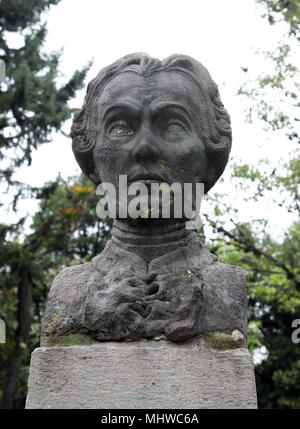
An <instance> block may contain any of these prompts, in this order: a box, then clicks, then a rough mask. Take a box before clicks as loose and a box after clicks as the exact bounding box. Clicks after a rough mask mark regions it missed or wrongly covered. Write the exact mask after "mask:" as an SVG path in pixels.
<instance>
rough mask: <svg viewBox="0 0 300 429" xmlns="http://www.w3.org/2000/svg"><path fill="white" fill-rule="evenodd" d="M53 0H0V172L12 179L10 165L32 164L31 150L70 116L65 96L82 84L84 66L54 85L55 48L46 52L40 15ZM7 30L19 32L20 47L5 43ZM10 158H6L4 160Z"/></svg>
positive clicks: (58, 55)
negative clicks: (0, 76) (0, 74)
mask: <svg viewBox="0 0 300 429" xmlns="http://www.w3.org/2000/svg"><path fill="white" fill-rule="evenodd" d="M57 3H58V0H30V1H26V2H24V1H19V0H4V1H2V2H1V3H0V16H1V19H0V59H2V60H4V62H5V65H6V80H5V84H2V85H0V149H1V152H0V154H1V155H0V161H1V160H2V161H3V162H2V170H1V173H2V177H3V179H4V180H5V181H6V182H7V181H8V182H11V181H12V175H13V173H14V171H15V168H16V167H18V166H20V165H22V164H24V163H27V164H30V163H31V154H32V151H33V150H35V149H37V147H38V146H39V145H40V144H44V143H48V142H49V141H50V140H51V132H52V131H60V129H61V126H62V124H63V123H64V122H65V121H66V119H68V118H70V116H71V114H72V109H70V107H68V101H69V100H70V99H72V98H73V97H74V96H75V93H76V91H77V90H78V89H80V88H82V86H83V82H84V78H85V76H86V73H87V71H88V68H89V65H88V66H87V67H84V68H83V69H82V70H80V71H75V72H74V73H73V76H72V77H71V78H70V79H69V80H68V81H67V82H66V83H65V84H64V85H62V86H61V87H59V88H58V87H57V83H56V80H57V76H58V75H59V72H58V66H59V60H60V54H59V53H56V52H54V53H51V54H46V53H44V52H43V49H42V48H43V44H44V41H45V37H46V34H47V31H46V27H45V25H44V24H41V23H40V22H39V20H40V14H41V12H42V11H44V10H45V9H47V8H48V7H49V6H50V5H52V4H57ZM9 32H18V34H19V35H20V36H22V39H23V43H24V44H23V46H22V47H20V48H18V49H14V48H11V47H10V46H9V43H8V41H7V36H8V34H9ZM8 159H10V163H8Z"/></svg>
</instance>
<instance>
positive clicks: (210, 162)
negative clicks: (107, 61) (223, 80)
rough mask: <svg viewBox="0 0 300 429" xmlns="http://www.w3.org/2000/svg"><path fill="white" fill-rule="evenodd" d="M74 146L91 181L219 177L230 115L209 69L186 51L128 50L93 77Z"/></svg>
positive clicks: (76, 122) (209, 180)
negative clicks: (160, 55) (159, 55)
mask: <svg viewBox="0 0 300 429" xmlns="http://www.w3.org/2000/svg"><path fill="white" fill-rule="evenodd" d="M71 137H72V140H73V152H74V154H75V158H76V160H77V162H78V164H79V165H80V167H81V169H82V171H83V172H84V173H85V174H86V175H87V176H88V177H89V178H90V180H91V181H92V182H94V183H95V184H96V185H98V184H99V183H101V182H110V183H113V184H116V185H117V183H116V178H117V176H118V175H120V174H127V175H128V179H129V181H135V180H139V179H141V178H142V179H143V180H146V179H147V178H149V179H156V180H159V181H164V182H168V183H175V182H180V183H194V182H201V183H204V192H208V191H209V190H210V189H211V188H212V186H214V184H215V183H216V181H217V180H218V179H219V177H220V176H221V174H222V173H223V171H224V168H225V166H226V164H227V162H228V157H229V152H230V149H231V127H230V118H229V115H228V113H227V111H226V110H225V108H224V106H223V104H222V102H221V100H220V96H219V91H218V88H217V85H216V84H215V83H214V82H213V80H212V79H211V77H210V74H209V72H208V71H207V69H206V68H205V67H204V66H203V65H202V64H200V63H199V62H198V61H196V60H194V59H193V58H191V57H189V56H186V55H177V54H176V55H171V56H170V57H168V58H166V59H164V60H163V61H160V60H158V59H154V58H152V57H150V56H149V55H147V54H143V53H136V54H130V55H126V56H125V57H122V58H121V59H119V60H117V61H116V62H115V63H113V64H112V65H110V66H108V67H105V68H104V69H102V70H101V71H100V72H99V74H98V75H97V76H96V77H95V78H94V79H93V80H92V81H91V82H90V83H89V85H88V88H87V93H86V97H85V100H84V105H83V107H82V109H81V110H80V111H78V112H77V113H76V114H75V116H74V119H73V124H72V129H71Z"/></svg>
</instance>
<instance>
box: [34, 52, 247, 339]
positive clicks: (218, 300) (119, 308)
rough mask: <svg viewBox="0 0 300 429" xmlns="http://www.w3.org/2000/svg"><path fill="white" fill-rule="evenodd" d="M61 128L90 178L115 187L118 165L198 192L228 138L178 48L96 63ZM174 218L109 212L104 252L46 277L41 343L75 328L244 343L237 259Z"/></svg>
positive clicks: (214, 172)
mask: <svg viewBox="0 0 300 429" xmlns="http://www.w3.org/2000/svg"><path fill="white" fill-rule="evenodd" d="M71 137H72V140H73V152H74V155H75V158H76V160H77V162H78V164H79V165H80V167H81V169H82V171H83V172H84V173H85V174H86V175H87V176H88V177H89V178H90V180H91V181H92V182H93V183H94V184H95V185H99V184H100V183H103V182H107V183H111V184H113V185H114V186H115V187H116V189H118V186H119V185H118V183H119V182H118V179H119V176H120V175H127V177H128V181H129V182H130V183H133V182H137V181H138V182H142V183H144V184H146V186H149V184H151V183H152V182H165V183H168V184H172V183H180V184H182V185H183V184H185V183H192V184H193V185H195V184H196V183H203V184H204V192H208V191H209V190H210V189H211V188H212V186H214V184H215V183H216V181H217V180H218V179H219V177H220V176H221V174H222V173H223V171H224V168H225V166H226V164H227V161H228V157H229V153H230V149H231V127H230V118H229V115H228V113H227V111H226V110H225V108H224V106H223V104H222V102H221V100H220V97H219V92H218V88H217V86H216V84H215V83H214V82H213V80H212V79H211V77H210V74H209V73H208V71H207V70H206V68H205V67H203V65H202V64H200V63H199V62H198V61H196V60H194V59H193V58H191V57H188V56H185V55H172V56H170V57H168V58H166V59H165V60H163V61H160V60H158V59H154V58H151V57H150V56H149V55H146V54H131V55H127V56H125V57H123V58H121V59H119V60H118V61H116V62H115V63H113V64H112V65H110V66H108V67H106V68H104V69H103V70H101V71H100V72H99V74H98V75H97V77H96V78H95V79H93V80H92V81H91V82H90V83H89V85H88V88H87V93H86V97H85V101H84V105H83V107H82V109H81V110H80V111H79V112H77V113H76V114H75V116H74V119H73V125H72V130H71ZM185 220H186V219H185V218H184V216H182V218H175V217H174V216H173V217H172V216H171V217H170V218H169V219H160V218H158V219H150V218H146V219H131V218H130V217H129V218H121V217H119V216H117V217H116V219H115V220H114V225H113V229H112V238H111V240H109V241H108V243H107V244H106V247H105V249H104V251H103V252H102V253H101V254H100V255H98V256H96V257H95V258H93V259H92V260H91V261H90V262H88V263H84V264H81V265H78V266H72V267H68V268H65V269H64V270H63V271H62V272H61V273H60V274H59V275H58V276H57V277H56V278H55V280H54V282H53V285H52V287H51V290H50V293H49V297H48V303H47V307H46V311H45V315H44V318H43V324H42V345H45V346H47V345H51V344H52V345H53V344H65V342H66V341H65V340H66V339H67V338H71V339H72V338H73V339H74V338H75V337H76V338H79V339H84V341H88V342H89V341H133V340H139V339H142V338H145V339H151V338H154V339H159V338H165V339H167V340H171V341H175V342H179V341H185V340H188V339H190V338H193V337H196V336H199V335H202V334H206V333H211V332H222V333H225V334H229V335H231V334H232V332H233V331H235V332H236V331H238V332H239V335H240V338H242V339H243V341H244V342H245V340H246V337H247V304H246V300H247V288H246V282H245V273H244V270H243V269H242V268H240V267H235V266H231V265H226V264H223V263H221V262H219V261H218V260H217V258H216V256H214V255H213V254H211V253H209V252H208V251H207V250H206V249H205V248H204V246H203V244H202V242H201V240H200V239H199V237H198V235H197V233H196V231H194V230H190V229H187V228H185ZM72 341H73V340H72ZM72 341H71V343H72ZM74 341H75V340H74ZM80 341H81V340H80Z"/></svg>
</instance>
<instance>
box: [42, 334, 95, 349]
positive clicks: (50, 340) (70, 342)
mask: <svg viewBox="0 0 300 429" xmlns="http://www.w3.org/2000/svg"><path fill="white" fill-rule="evenodd" d="M97 343H99V341H96V340H93V338H91V337H90V336H89V335H87V334H69V335H61V336H49V337H48V336H43V337H42V339H41V346H42V347H70V346H88V345H90V344H97Z"/></svg>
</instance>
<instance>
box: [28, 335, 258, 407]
mask: <svg viewBox="0 0 300 429" xmlns="http://www.w3.org/2000/svg"><path fill="white" fill-rule="evenodd" d="M222 337H223V340H224V334H219V335H215V338H214V343H211V344H218V343H219V344H223V347H225V348H226V346H224V344H226V343H222V342H221V343H220V341H221V340H222ZM225 337H226V335H225ZM237 338H238V335H236V334H233V335H232V338H231V342H232V344H233V343H235V345H236V346H237V345H238V339H237ZM228 344H229V343H227V345H228ZM208 345H209V343H207V342H206V340H204V339H203V338H201V339H199V338H198V339H197V340H193V341H191V342H187V343H185V344H176V343H173V342H168V341H165V340H162V341H153V340H151V341H139V342H127V343H126V342H118V343H117V342H108V343H98V344H97V345H90V346H71V347H54V348H38V349H36V350H35V351H34V352H33V354H32V360H31V366H30V378H29V393H28V397H27V403H26V408H97V409H99V408H104V409H111V408H130V409H138V408H163V409H167V408H177V409H183V408H194V409H196V408H256V407H257V403H256V389H255V380H254V371H253V362H252V357H251V355H250V353H249V352H248V350H247V349H245V348H233V349H227V350H216V349H213V348H209V347H208ZM221 348H222V347H221Z"/></svg>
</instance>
